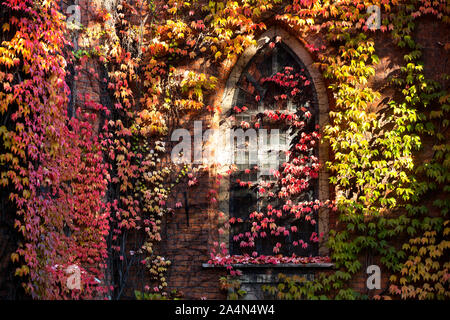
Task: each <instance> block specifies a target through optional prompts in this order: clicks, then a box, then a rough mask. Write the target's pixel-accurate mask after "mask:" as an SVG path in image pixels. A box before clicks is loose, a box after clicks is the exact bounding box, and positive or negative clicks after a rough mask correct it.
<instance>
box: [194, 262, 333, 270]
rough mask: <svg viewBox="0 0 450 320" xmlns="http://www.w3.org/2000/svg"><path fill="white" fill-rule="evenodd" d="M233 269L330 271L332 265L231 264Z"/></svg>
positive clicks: (212, 265)
mask: <svg viewBox="0 0 450 320" xmlns="http://www.w3.org/2000/svg"><path fill="white" fill-rule="evenodd" d="M227 266H228V265H223V266H222V265H215V264H210V263H203V264H202V267H203V268H205V269H207V268H226V267H227ZM231 266H232V267H233V268H241V269H243V268H248V269H250V268H286V269H332V268H334V263H303V264H297V263H280V264H251V263H245V264H244V263H236V264H231Z"/></svg>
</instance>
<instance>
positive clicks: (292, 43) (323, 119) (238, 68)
mask: <svg viewBox="0 0 450 320" xmlns="http://www.w3.org/2000/svg"><path fill="white" fill-rule="evenodd" d="M278 36H279V37H281V41H282V42H283V44H284V45H286V46H287V47H289V49H291V51H292V52H293V53H294V54H295V55H296V56H297V57H298V58H299V59H300V60H301V62H302V63H303V64H304V66H305V67H306V69H307V70H308V72H309V74H310V76H311V78H312V80H313V84H314V88H315V91H316V98H317V102H318V109H319V125H320V127H321V128H323V127H324V126H325V125H326V124H328V122H329V116H328V112H329V104H328V96H327V91H326V87H325V83H324V81H323V78H322V74H321V72H320V70H319V69H318V68H317V66H316V65H315V64H314V61H313V59H312V57H311V55H310V54H309V52H308V51H307V50H306V48H305V47H304V46H303V44H302V43H301V42H300V41H299V40H298V39H297V38H295V37H294V36H292V35H291V34H289V33H288V32H287V31H285V30H283V29H281V28H278V27H273V28H270V29H269V30H267V31H266V32H264V33H263V34H262V35H261V36H260V37H259V38H258V39H257V41H256V45H252V46H250V47H248V48H247V49H246V50H245V51H244V52H243V53H242V54H241V56H240V57H239V59H238V61H237V62H236V64H235V65H234V67H233V68H232V70H231V73H230V76H229V78H228V80H227V82H226V86H225V88H224V92H223V95H222V99H221V103H220V104H221V109H222V111H221V114H220V115H219V119H216V120H217V122H216V123H220V125H218V128H217V129H218V130H217V133H218V140H217V138H216V139H215V141H214V143H215V144H216V148H215V149H216V150H215V156H214V157H215V158H216V160H217V162H218V163H221V162H222V161H220V160H218V157H221V158H223V157H225V158H228V156H227V155H226V153H227V152H229V151H227V150H228V148H223V147H224V146H225V145H226V144H227V142H225V141H221V140H222V139H225V137H227V134H226V132H227V130H228V129H229V128H230V126H231V123H230V122H228V121H226V120H225V121H223V120H224V119H226V118H227V114H228V113H229V111H230V109H232V108H233V103H234V96H235V91H236V89H237V86H236V85H237V83H238V81H239V78H240V77H241V74H242V72H243V71H244V69H245V68H246V66H247V64H248V63H249V62H250V60H251V59H252V58H253V57H254V56H255V55H256V54H257V53H258V51H259V50H260V49H261V48H262V47H264V46H265V45H266V44H267V43H269V42H270V41H272V40H273V39H274V38H275V37H278ZM328 159H329V146H328V145H327V144H325V143H321V145H320V146H319V161H320V162H321V163H322V164H323V165H322V168H321V170H320V172H319V200H327V199H329V198H330V192H329V181H328V174H327V172H326V170H325V165H324V164H325V162H326V161H328ZM222 163H223V162H222ZM216 173H221V172H216ZM229 186H230V181H229V179H222V181H221V184H220V187H219V195H218V200H219V210H220V211H222V212H224V213H225V214H226V215H229V196H230V195H229ZM328 211H329V210H328V209H321V211H319V221H318V224H319V232H323V234H324V238H323V240H322V243H320V244H319V255H327V254H328V250H327V249H326V248H325V247H324V246H323V243H324V242H325V241H326V239H327V238H328V236H327V235H328V230H329V218H328V215H329V213H328ZM222 240H223V241H224V242H228V235H224V238H223V239H222Z"/></svg>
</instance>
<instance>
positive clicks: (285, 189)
mask: <svg viewBox="0 0 450 320" xmlns="http://www.w3.org/2000/svg"><path fill="white" fill-rule="evenodd" d="M232 105H233V108H232V109H230V113H229V115H231V116H232V118H233V121H234V122H233V123H234V127H235V128H244V129H255V130H256V131H257V149H256V152H254V151H255V150H253V151H252V150H251V148H250V145H251V144H252V143H255V140H254V141H251V139H250V138H249V139H248V140H241V142H240V144H241V145H239V141H237V140H236V141H233V148H234V150H233V153H234V163H235V164H236V167H237V170H236V171H235V172H234V173H233V174H232V176H231V180H230V181H231V183H230V190H229V192H230V197H229V215H230V218H231V221H232V222H235V221H239V223H232V224H231V232H230V239H229V244H230V253H231V254H232V255H242V254H245V253H247V254H250V255H251V254H255V252H256V253H257V254H259V255H273V254H274V253H276V254H283V255H287V256H291V255H293V254H295V255H296V256H315V255H317V254H318V245H317V235H318V234H319V230H318V208H317V207H315V206H314V203H317V199H318V198H319V196H318V193H319V183H318V179H317V178H318V176H317V174H318V169H317V168H318V153H319V151H318V138H317V136H316V132H317V126H318V117H319V103H318V99H317V92H316V89H315V87H314V82H313V80H312V77H311V75H310V73H309V72H308V70H307V68H306V67H305V65H304V64H303V62H302V61H301V60H300V59H299V58H298V57H297V55H296V54H295V53H294V52H293V51H292V50H291V49H290V48H289V47H288V46H287V45H286V44H284V43H283V42H282V41H276V39H275V38H274V39H272V42H268V43H266V44H265V45H264V46H263V47H261V48H260V49H259V50H258V51H257V52H256V54H255V55H254V56H253V57H252V58H251V60H250V61H249V62H248V63H247V65H246V66H245V67H244V69H243V71H242V73H241V75H240V77H239V80H238V81H237V82H236V84H235V90H234V95H233V103H232ZM247 138H248V137H247ZM305 139H306V141H305ZM308 139H310V140H308ZM313 140H314V142H311V141H313ZM316 142H317V143H316ZM308 168H309V169H308ZM298 170H304V172H294V171H298ZM308 170H310V171H308ZM249 185H250V187H249ZM296 191H297V192H296ZM256 230H257V231H258V232H255V231H256ZM277 245H279V249H277Z"/></svg>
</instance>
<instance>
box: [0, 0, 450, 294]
mask: <svg viewBox="0 0 450 320" xmlns="http://www.w3.org/2000/svg"><path fill="white" fill-rule="evenodd" d="M0 6H1V7H0V8H1V14H0V19H1V28H2V35H1V41H2V43H1V45H0V79H1V85H0V117H1V123H0V136H1V139H2V140H1V141H2V147H1V149H0V151H1V153H0V179H1V180H0V184H1V185H2V189H1V205H2V216H1V219H0V224H1V225H0V227H1V228H0V229H1V230H2V234H1V239H2V242H1V243H2V249H1V251H0V256H1V263H0V268H1V274H2V275H5V276H2V277H0V281H1V282H0V290H1V292H2V295H4V296H5V297H9V298H16V297H18V293H17V292H19V291H20V290H22V289H20V286H19V285H18V284H19V283H23V286H22V287H23V289H24V292H23V293H20V294H21V295H22V294H25V295H27V296H28V297H32V298H50V299H60V298H84V299H86V298H101V297H108V298H112V299H124V298H135V297H138V298H145V299H152V298H167V297H172V298H173V297H180V296H183V297H186V298H197V299H199V298H203V297H204V298H211V299H213V298H222V297H225V295H226V294H227V292H228V293H231V295H230V298H237V297H239V296H245V293H244V292H241V291H242V290H241V291H239V288H240V283H239V279H241V281H242V277H241V278H240V273H241V272H242V270H244V268H239V267H236V266H235V267H230V268H220V266H227V265H229V264H234V265H242V264H246V265H247V269H248V265H249V264H250V265H264V264H269V265H279V264H284V263H290V264H296V265H303V266H308V265H309V269H308V270H309V271H308V272H309V273H312V274H314V276H313V277H310V276H305V277H304V278H301V277H292V276H289V277H286V278H285V279H284V278H283V279H284V280H283V279H281V285H278V284H277V285H275V286H273V285H267V286H265V287H264V289H265V290H266V292H268V293H269V294H273V295H276V296H277V297H278V298H282V299H283V298H285V299H292V298H296V299H298V298H309V299H314V298H331V299H333V298H341V299H342V298H344V299H355V298H371V299H448V295H449V291H448V279H449V277H448V274H449V273H448V266H449V265H448V258H447V257H448V246H449V242H448V233H449V226H448V218H447V212H448V207H449V200H448V199H449V197H448V192H449V189H448V181H449V173H448V167H449V147H448V138H449V133H448V109H449V99H450V98H449V94H448V83H449V82H448V74H449V68H450V67H449V65H448V57H449V54H448V50H449V43H450V41H449V32H448V22H449V18H448V14H449V10H450V9H449V6H448V3H447V2H446V1H445V0H440V1H425V0H418V1H413V0H409V1H397V0H394V1H389V0H383V1H371V2H368V1H358V0H353V1H350V0H343V1H319V0H317V1H316V0H305V1H300V0H294V1H281V0H243V1H201V0H198V1H196V0H193V1H184V2H180V1H172V0H170V1H146V0H137V1H123V2H122V1H115V0H111V1H77V2H75V1H74V2H73V3H63V4H62V5H61V3H59V2H57V1H32V0H23V1H20V0H4V1H2V2H1V4H0ZM371 6H376V8H379V10H380V16H379V17H380V20H379V22H380V24H379V25H376V24H375V27H374V28H373V29H370V28H369V26H371V25H370V24H368V20H370V19H372V22H373V19H374V17H375V22H378V20H377V19H378V16H376V14H375V16H372V14H371V12H373V11H370V10H369V7H371ZM372 9H373V7H372ZM375 12H376V11H375ZM66 21H67V22H68V23H66ZM267 30H275V31H274V32H275V33H274V34H273V37H269V38H268V39H267V46H268V48H269V49H273V48H276V46H277V45H279V44H281V43H283V41H284V42H285V43H286V44H287V45H289V41H287V39H286V38H287V37H286V34H288V35H289V37H291V38H292V39H293V40H290V42H291V43H292V41H296V42H297V43H298V45H299V46H302V48H304V50H305V52H306V51H308V55H309V57H310V59H311V61H314V63H313V64H311V65H310V66H308V67H309V68H311V70H313V69H314V70H316V71H317V72H318V74H319V75H320V76H321V81H322V82H323V83H324V86H325V88H324V90H322V92H319V93H320V94H321V95H323V96H324V97H325V95H326V100H327V102H328V119H327V121H326V122H320V125H319V126H318V127H317V128H315V129H314V130H313V131H311V132H306V133H305V134H307V136H306V137H307V138H305V139H304V140H303V142H300V140H299V141H298V142H296V145H295V146H294V147H295V148H297V147H298V149H295V148H294V149H293V150H292V152H293V153H292V157H291V158H290V160H289V161H287V162H288V165H287V166H284V167H283V169H280V170H279V172H278V173H276V174H275V178H276V179H275V181H277V183H273V184H271V185H267V184H261V183H260V184H256V185H255V184H252V183H249V182H250V181H243V180H240V181H239V182H238V184H239V185H240V187H243V188H247V187H248V188H249V189H252V190H257V191H258V192H259V193H266V194H267V195H268V197H269V198H270V199H271V200H273V201H275V200H276V201H278V202H277V203H279V201H281V202H282V203H281V205H280V207H276V206H274V205H271V204H267V205H265V206H263V207H261V208H260V210H258V212H256V214H253V216H252V217H251V219H253V220H251V221H252V222H253V223H255V224H252V226H253V227H251V228H252V229H251V230H248V231H247V232H248V234H247V232H242V234H243V236H242V237H241V238H239V242H240V244H241V245H242V243H244V244H243V245H244V246H246V247H247V248H252V245H251V244H252V242H254V240H255V239H256V238H260V237H262V232H265V233H270V232H271V231H274V236H276V237H280V239H281V238H282V237H283V235H284V236H286V233H285V232H286V231H288V235H289V234H294V233H295V232H296V231H295V229H292V228H291V229H290V230H286V228H284V229H282V228H283V226H282V225H281V224H279V222H280V221H281V220H282V219H283V218H284V217H285V216H287V215H294V216H295V217H296V219H297V220H298V221H299V222H302V223H311V220H313V221H315V217H314V216H313V215H312V214H309V212H315V211H320V212H322V215H323V214H325V213H326V217H327V219H325V221H326V222H325V223H323V221H322V223H321V222H320V220H319V227H320V228H322V229H321V230H322V231H323V234H322V236H320V235H319V234H317V239H316V238H315V237H311V239H309V240H310V241H306V242H308V243H306V242H305V243H306V246H308V245H312V243H315V242H317V243H319V244H320V246H321V247H323V248H325V249H322V250H321V251H320V252H319V255H318V256H312V257H301V258H298V257H292V256H288V257H286V256H279V255H278V252H279V250H281V251H282V250H283V246H284V244H283V241H279V242H277V243H274V246H273V250H272V252H273V254H270V255H260V254H258V253H257V252H256V254H255V255H253V254H252V253H251V252H252V250H250V255H248V256H246V255H241V256H229V255H228V247H229V241H230V240H229V239H230V237H228V233H229V232H230V230H229V228H230V226H231V225H233V224H234V223H240V222H239V221H231V220H230V219H231V218H232V217H230V216H229V215H228V213H227V212H224V210H222V209H223V208H221V207H220V205H221V201H220V200H221V196H223V194H221V192H220V190H221V188H223V184H224V181H228V183H235V182H236V181H232V180H230V176H231V175H232V174H233V170H234V169H233V168H224V167H221V166H219V165H218V164H216V163H208V164H207V165H204V164H198V165H186V166H180V165H176V164H174V163H173V162H172V161H171V159H170V151H171V148H172V147H173V143H172V142H171V139H170V137H171V134H172V132H173V131H174V130H175V129H177V128H180V127H182V128H186V129H189V130H191V131H193V122H194V121H196V120H197V121H198V120H202V121H203V123H204V124H205V125H206V124H208V125H209V126H211V127H212V128H214V127H220V125H221V121H223V120H224V118H225V117H235V118H236V117H237V116H240V115H242V114H245V113H246V112H248V111H247V109H243V108H242V106H239V107H238V109H234V108H233V107H234V106H229V105H223V97H224V95H225V94H226V90H227V88H226V86H227V82H228V80H229V78H230V75H232V72H233V71H232V70H234V69H235V68H236V66H237V65H238V64H239V59H240V57H242V56H243V55H244V54H245V52H248V50H250V49H251V48H252V47H257V45H258V43H257V42H256V40H257V39H260V37H261V35H263V34H264V32H266V31H267ZM276 30H280V31H279V34H276V32H277V31H276ZM281 30H282V31H281ZM283 38H285V39H283ZM250 51H251V50H250ZM300 58H302V57H300ZM286 72H287V73H285V74H284V75H283V74H281V75H280V77H281V76H290V75H291V74H289V73H288V72H289V70H287V71H286ZM292 76H294V75H292ZM300 76H303V74H301V73H299V77H300ZM280 79H281V78H276V77H274V78H267V79H265V80H261V81H262V82H273V83H275V84H276V85H279V86H280V88H281V89H283V88H285V87H286V86H287V82H288V81H285V82H286V83H279V80H280ZM292 79H293V78H291V80H292ZM305 79H306V78H305ZM277 81H278V82H277ZM308 85H309V83H307V82H306V81H304V80H302V81H300V80H299V81H298V82H295V83H294V84H293V86H292V88H294V87H295V88H296V89H298V90H299V92H301V90H304V92H306V90H307V89H306V87H307V86H308ZM312 85H316V87H317V83H314V81H313V83H312ZM281 89H280V90H281ZM289 94H290V95H289ZM289 94H287V95H285V96H286V97H288V98H289V99H291V98H292V99H294V96H295V95H296V93H295V92H294V93H289ZM258 97H259V96H258V95H256V94H255V96H254V98H255V99H254V101H255V103H256V104H258V103H259V100H260V99H258ZM259 98H261V97H259ZM274 99H275V97H274ZM279 99H280V101H281V100H283V99H285V97H282V95H280V97H279ZM277 101H278V100H277ZM236 107H237V106H236ZM226 108H228V109H229V110H230V112H229V113H228V114H224V109H226ZM309 111H310V110H308V109H304V110H303V109H301V108H298V109H296V110H293V111H291V112H288V113H284V116H281V113H279V112H278V111H277V110H276V111H275V112H269V111H267V112H264V111H263V112H261V115H259V118H258V119H260V120H258V121H269V120H270V121H273V122H276V121H284V122H286V123H287V124H288V125H289V126H293V127H295V128H297V129H298V130H299V134H300V133H301V132H302V130H303V127H304V126H307V125H306V124H308V121H309V120H308V119H310V116H309V115H308V112H309ZM262 119H265V120H262ZM258 121H256V122H251V121H249V122H248V123H247V122H244V123H242V122H241V123H238V124H237V127H243V128H245V127H247V126H255V125H256V123H259V122H258ZM302 122H304V124H303V125H302V124H301V123H302ZM299 137H300V136H299ZM301 137H302V138H304V136H301ZM312 141H314V143H315V141H317V143H320V145H321V146H326V149H328V150H329V151H328V154H327V155H326V157H324V156H323V152H322V157H319V158H318V162H319V163H321V166H315V165H314V166H313V164H314V163H315V162H314V161H312V162H308V163H309V164H308V165H302V164H299V162H298V161H300V160H301V159H302V157H305V154H306V153H305V152H309V151H308V150H313V149H314V148H315V146H314V143H311V142H312ZM301 148H304V150H303V151H301V150H300V149H301ZM322 148H323V147H322ZM216 149H217V150H216V152H217V151H218V152H220V148H216ZM295 150H297V151H295ZM299 150H300V151H299ZM296 152H297V153H296ZM301 152H303V153H301ZM311 152H312V151H311ZM308 157H309V159H310V160H311V159H312V157H311V156H310V155H309V156H308ZM296 161H297V162H296ZM300 167H302V170H299V168H300ZM305 167H306V168H307V169H305ZM255 170H257V169H255ZM306 172H308V177H305V175H306ZM310 173H312V175H310ZM316 174H317V177H316ZM324 174H326V175H327V178H328V183H329V184H328V187H329V190H330V192H329V194H328V195H329V197H328V198H327V199H326V198H322V199H316V200H318V202H314V201H310V202H307V201H305V200H302V199H300V200H299V198H298V197H300V196H301V193H302V192H303V191H308V190H309V188H311V187H312V185H313V180H314V179H316V178H319V179H320V175H321V176H322V177H323V175H324ZM288 176H289V178H288ZM299 181H304V183H303V184H302V186H303V187H300V183H299ZM283 187H284V189H283ZM261 188H262V189H264V190H261ZM285 190H294V191H292V192H291V191H289V192H290V193H289V197H286V196H285V194H286V192H284V193H283V191H285ZM297 196H298V197H297ZM296 197H297V198H296ZM315 206H316V207H315ZM249 214H252V212H249ZM275 217H277V218H275ZM266 218H267V220H265V219H266ZM271 219H272V220H271ZM267 221H269V224H268V225H269V226H266V227H265V226H264V224H265V223H266V222H267ZM314 223H316V221H315V222H314ZM280 228H281V229H280ZM265 229H266V230H265ZM277 232H279V233H282V235H281V236H280V235H276V233H277ZM316 240H317V241H316ZM278 243H279V244H278ZM280 247H281V249H280ZM271 249H272V248H271ZM314 263H315V264H320V263H322V264H332V268H328V269H326V271H324V270H323V269H319V268H314V267H313V266H312V265H311V264H314ZM204 264H208V267H206V266H205V265H204ZM70 265H77V266H79V267H80V269H81V270H82V272H81V274H82V277H81V278H82V287H81V288H80V289H75V290H71V289H69V288H67V286H66V285H65V284H66V279H67V272H66V271H67V267H68V266H70ZM369 265H378V266H379V267H380V268H381V274H382V283H381V289H378V290H368V288H367V286H366V279H367V277H368V274H367V272H366V270H367V267H368V266H369ZM227 269H228V270H227ZM265 270H267V272H269V273H270V272H272V273H277V272H278V271H277V270H278V269H276V268H273V267H272V268H266V269H265ZM12 273H14V275H13V274H12ZM300 274H304V273H300ZM228 289H234V290H228ZM173 290H175V291H173Z"/></svg>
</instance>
